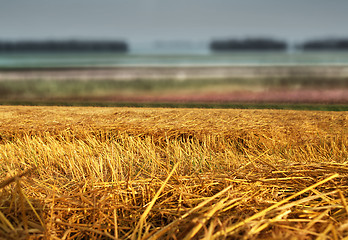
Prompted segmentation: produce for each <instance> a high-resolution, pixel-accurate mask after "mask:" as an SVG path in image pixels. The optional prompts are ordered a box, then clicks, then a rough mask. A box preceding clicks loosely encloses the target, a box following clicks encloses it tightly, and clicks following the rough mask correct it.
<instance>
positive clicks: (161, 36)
mask: <svg viewBox="0 0 348 240" xmlns="http://www.w3.org/2000/svg"><path fill="white" fill-rule="evenodd" d="M347 23H348V0H291V1H289V0H0V39H55V38H60V39H73V38H75V39H85V38H92V39H124V40H127V41H131V42H137V41H140V42H141V41H152V40H170V39H172V40H193V41H201V40H205V41H207V40H210V39H212V38H220V37H245V36H271V37H276V38H281V39H285V40H289V41H298V40H299V41H301V40H303V39H306V38H311V37H327V36H348V27H347Z"/></svg>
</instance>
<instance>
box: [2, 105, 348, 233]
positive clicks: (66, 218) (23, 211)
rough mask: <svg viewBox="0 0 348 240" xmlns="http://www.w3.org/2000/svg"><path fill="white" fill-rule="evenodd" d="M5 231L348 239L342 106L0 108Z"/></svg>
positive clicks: (347, 123)
mask: <svg viewBox="0 0 348 240" xmlns="http://www.w3.org/2000/svg"><path fill="white" fill-rule="evenodd" d="M0 141H1V144H0V189H1V192H0V239H43V238H47V239H255V238H257V239H270V238H273V239H342V238H345V239H347V237H348V206H347V197H348V193H347V187H348V172H347V170H348V148H347V146H348V114H347V112H320V111H287V110H237V109H225V110H222V109H165V108H157V109H154V108H97V107H22V106H0Z"/></svg>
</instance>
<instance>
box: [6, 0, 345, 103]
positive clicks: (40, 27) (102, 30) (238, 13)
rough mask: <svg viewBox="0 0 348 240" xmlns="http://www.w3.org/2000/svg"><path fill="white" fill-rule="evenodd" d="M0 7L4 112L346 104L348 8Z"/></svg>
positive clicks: (310, 4)
mask: <svg viewBox="0 0 348 240" xmlns="http://www.w3.org/2000/svg"><path fill="white" fill-rule="evenodd" d="M0 6H1V7H0V103H1V104H55V105H61V104H66V105H75V104H76V105H115V106H116V105H122V106H123V105H125V106H127V105H129V106H131V105H134V104H138V105H140V106H146V105H151V104H167V105H164V106H169V105H168V104H174V105H173V106H175V104H177V105H178V104H183V106H189V105H188V104H192V103H194V104H196V105H195V106H200V105H197V104H202V105H207V104H208V105H209V104H219V106H228V104H251V103H252V104H255V103H256V104H263V105H267V104H312V105H315V104H326V105H333V104H335V105H337V104H340V105H342V106H343V105H344V106H347V105H348V30H347V27H346V23H347V22H348V14H347V9H348V2H347V1H345V0H332V1H326V0H308V1H300V0H293V1H279V0H263V1H252V0H216V1H211V0H177V1H170V0H129V1H124V0H99V1H94V0H74V1H71V0H61V1H47V0H31V1H22V0H11V1H7V0H0ZM185 104H186V105H185ZM171 106H172V105H171Z"/></svg>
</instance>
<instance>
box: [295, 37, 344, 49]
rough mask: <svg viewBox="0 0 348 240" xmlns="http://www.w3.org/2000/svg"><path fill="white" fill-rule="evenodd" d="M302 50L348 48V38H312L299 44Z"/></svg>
mask: <svg viewBox="0 0 348 240" xmlns="http://www.w3.org/2000/svg"><path fill="white" fill-rule="evenodd" d="M298 48H299V49H302V50H309V51H311V50H348V39H318V40H310V41H307V42H305V43H303V44H301V45H299V46H298Z"/></svg>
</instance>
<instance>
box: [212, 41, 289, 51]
mask: <svg viewBox="0 0 348 240" xmlns="http://www.w3.org/2000/svg"><path fill="white" fill-rule="evenodd" d="M286 48H287V43H286V42H284V41H280V40H274V39H266V38H247V39H243V40H238V39H228V40H214V41H212V42H211V44H210V49H211V50H213V51H239V50H246V51H257V50H277V51H279V50H281V51H282V50H286Z"/></svg>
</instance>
